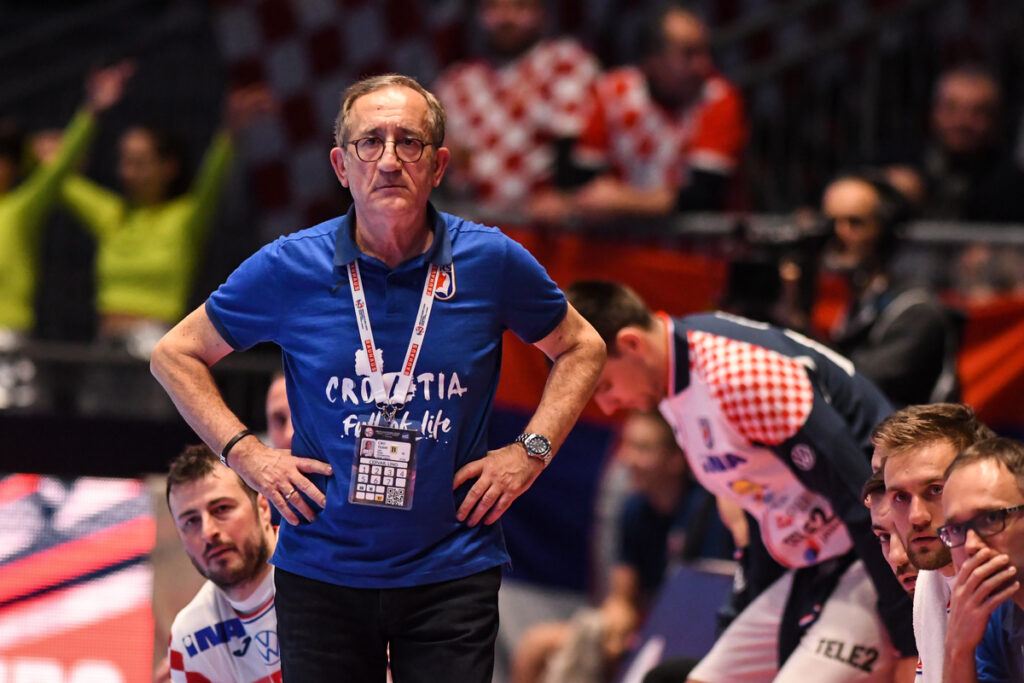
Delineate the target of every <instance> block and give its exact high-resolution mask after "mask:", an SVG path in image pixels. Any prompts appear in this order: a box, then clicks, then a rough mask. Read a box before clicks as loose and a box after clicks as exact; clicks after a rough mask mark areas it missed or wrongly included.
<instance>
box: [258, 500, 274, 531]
mask: <svg viewBox="0 0 1024 683" xmlns="http://www.w3.org/2000/svg"><path fill="white" fill-rule="evenodd" d="M256 511H257V512H258V513H259V517H260V523H261V524H263V525H264V526H271V524H270V519H271V517H270V501H269V500H267V497H266V496H264V495H263V494H262V493H257V494H256Z"/></svg>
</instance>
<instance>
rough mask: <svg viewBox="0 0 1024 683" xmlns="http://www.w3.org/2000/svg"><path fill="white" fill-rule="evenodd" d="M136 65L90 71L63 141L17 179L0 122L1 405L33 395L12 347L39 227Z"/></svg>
mask: <svg viewBox="0 0 1024 683" xmlns="http://www.w3.org/2000/svg"><path fill="white" fill-rule="evenodd" d="M134 70H135V68H134V66H133V65H132V64H130V63H128V62H121V63H119V64H116V65H114V66H110V67H107V68H105V69H101V70H99V71H96V72H94V73H92V74H90V76H89V78H88V80H87V81H86V100H85V103H84V104H83V106H82V108H81V109H80V110H79V111H78V113H77V114H76V115H75V117H74V119H72V121H71V123H70V124H69V125H68V127H67V129H66V131H65V134H64V140H63V142H62V143H61V144H60V145H58V146H56V147H54V148H53V153H52V155H50V156H49V157H48V158H47V159H44V160H41V161H42V162H41V163H40V164H39V165H38V166H36V167H35V168H34V169H33V170H32V172H31V173H30V174H29V175H28V176H27V177H26V178H25V179H24V180H23V181H22V182H20V183H19V182H18V180H19V179H18V176H19V169H20V167H21V163H22V161H23V159H24V151H25V150H24V149H23V137H22V135H21V134H20V129H19V128H18V126H17V125H16V124H14V123H13V122H12V121H9V120H8V121H3V122H0V409H2V408H11V407H25V406H28V405H31V404H32V403H33V402H34V401H35V398H36V389H35V388H34V387H33V385H32V383H31V380H32V378H33V376H34V367H33V366H32V364H31V363H30V362H29V361H27V360H25V359H24V358H21V357H19V356H17V355H9V354H8V353H7V352H10V351H16V350H17V349H18V347H20V346H21V345H22V344H23V343H24V342H25V340H26V337H27V335H28V334H29V333H30V332H31V331H32V329H33V327H34V326H35V311H34V310H33V309H34V306H35V292H36V278H37V273H36V269H37V268H38V262H39V242H40V229H41V226H42V223H43V219H44V218H45V217H46V214H47V212H48V210H49V208H50V207H51V206H52V204H53V203H54V202H55V200H56V199H57V197H58V193H59V190H60V186H61V183H62V182H63V181H64V178H65V177H67V175H68V174H69V173H70V172H72V170H73V169H74V167H75V164H77V163H78V161H79V160H80V159H81V158H82V156H83V155H84V154H85V151H86V149H88V146H89V142H90V141H91V139H92V136H93V133H94V131H95V128H96V116H97V114H99V113H101V112H103V111H105V110H106V109H108V108H110V107H111V106H113V105H114V104H116V103H117V102H118V100H120V99H121V95H122V93H123V91H124V84H125V82H126V81H127V80H128V79H129V78H130V77H131V75H132V73H133V71H134Z"/></svg>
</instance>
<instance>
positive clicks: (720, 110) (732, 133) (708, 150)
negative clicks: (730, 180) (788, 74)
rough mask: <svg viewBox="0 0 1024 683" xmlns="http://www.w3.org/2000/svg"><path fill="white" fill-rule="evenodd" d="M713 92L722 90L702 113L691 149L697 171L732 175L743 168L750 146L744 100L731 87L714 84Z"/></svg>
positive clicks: (709, 85) (715, 94)
mask: <svg viewBox="0 0 1024 683" xmlns="http://www.w3.org/2000/svg"><path fill="white" fill-rule="evenodd" d="M708 87H709V88H712V89H714V90H719V91H720V92H718V93H714V94H713V99H712V101H711V102H709V103H708V105H707V106H706V107H705V108H704V109H703V110H702V111H701V113H700V116H699V117H698V120H697V126H696V130H695V132H694V136H693V142H692V144H691V146H690V154H689V165H690V166H691V167H693V168H697V169H700V170H702V171H707V172H709V173H719V174H723V175H730V174H732V172H733V171H734V170H735V169H736V167H737V166H738V165H739V162H740V158H741V156H742V154H743V150H744V148H745V147H746V143H747V118H746V113H745V111H744V104H743V99H742V98H741V97H740V94H739V92H738V91H736V90H735V89H734V88H733V87H732V86H731V85H728V84H727V83H725V82H724V81H722V80H721V79H716V80H713V81H712V82H711V83H709V84H708Z"/></svg>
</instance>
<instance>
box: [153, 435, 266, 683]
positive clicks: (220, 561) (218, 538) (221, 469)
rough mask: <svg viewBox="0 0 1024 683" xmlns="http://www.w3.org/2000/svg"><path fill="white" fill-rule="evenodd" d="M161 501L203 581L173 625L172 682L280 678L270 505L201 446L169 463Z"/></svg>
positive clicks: (190, 448)
mask: <svg viewBox="0 0 1024 683" xmlns="http://www.w3.org/2000/svg"><path fill="white" fill-rule="evenodd" d="M167 505H168V507H169V508H170V510H171V517H172V518H173V519H174V525H175V527H176V529H177V530H178V537H179V538H181V542H182V544H183V545H184V546H185V552H186V553H187V554H188V556H189V559H190V560H192V564H193V565H195V568H196V569H197V570H198V571H199V573H200V574H202V575H203V576H205V577H206V578H207V579H208V581H207V582H206V583H205V584H204V585H203V587H202V588H201V589H200V590H199V593H198V594H196V597H195V598H193V600H192V602H190V603H189V604H188V605H186V606H185V608H184V609H183V610H181V612H179V613H178V616H177V617H176V618H175V619H174V623H173V624H172V625H171V642H170V647H169V649H170V652H169V658H170V669H171V680H173V681H175V683H186V682H187V683H196V682H197V681H238V682H240V683H248V682H249V681H273V682H279V681H280V680H281V660H280V655H279V649H278V645H277V613H276V611H275V609H274V568H273V566H272V565H270V564H269V563H268V560H269V559H270V555H271V554H272V553H273V552H274V546H275V545H276V543H277V532H276V530H275V529H274V527H272V526H271V524H270V504H269V503H268V502H267V499H266V498H264V497H263V496H262V495H261V494H257V493H256V492H255V491H253V490H252V489H251V488H249V487H248V486H246V484H245V482H243V481H242V479H241V478H240V477H239V476H238V475H237V474H235V473H234V472H232V471H231V470H230V469H228V468H227V467H225V466H224V465H222V464H221V463H220V461H219V459H218V457H217V456H216V455H215V454H214V453H213V451H211V450H210V449H209V448H207V447H206V446H190V447H189V448H187V449H185V451H184V452H183V453H182V454H181V455H179V456H178V457H177V458H176V459H175V460H174V461H173V462H172V463H171V471H170V473H169V474H168V476H167Z"/></svg>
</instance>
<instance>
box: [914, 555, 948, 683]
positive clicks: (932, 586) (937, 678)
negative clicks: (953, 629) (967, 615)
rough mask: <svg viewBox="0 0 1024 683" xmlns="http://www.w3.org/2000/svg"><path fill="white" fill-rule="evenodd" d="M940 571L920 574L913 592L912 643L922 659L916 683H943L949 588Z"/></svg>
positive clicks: (922, 571) (926, 571)
mask: <svg viewBox="0 0 1024 683" xmlns="http://www.w3.org/2000/svg"><path fill="white" fill-rule="evenodd" d="M952 581H953V578H952V577H950V578H946V577H945V576H943V575H942V572H941V571H939V570H924V569H923V570H921V572H920V573H918V575H917V586H916V588H915V589H914V639H915V640H916V641H917V653H918V656H919V657H920V658H921V665H920V667H919V668H918V671H919V673H918V676H917V681H919V683H942V659H943V655H944V648H945V645H946V621H947V619H948V615H949V594H950V584H951V583H952Z"/></svg>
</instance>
